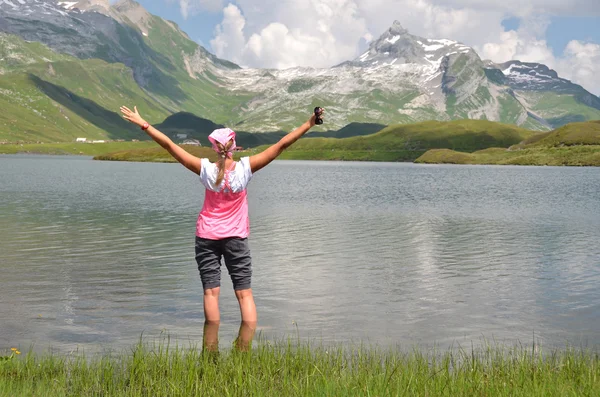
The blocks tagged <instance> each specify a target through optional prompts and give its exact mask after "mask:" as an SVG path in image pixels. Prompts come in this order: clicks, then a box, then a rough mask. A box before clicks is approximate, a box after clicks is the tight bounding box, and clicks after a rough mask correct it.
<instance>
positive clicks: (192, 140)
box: [182, 139, 202, 146]
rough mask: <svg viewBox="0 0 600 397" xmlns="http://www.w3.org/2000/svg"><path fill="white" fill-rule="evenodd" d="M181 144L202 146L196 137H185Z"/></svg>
mask: <svg viewBox="0 0 600 397" xmlns="http://www.w3.org/2000/svg"><path fill="white" fill-rule="evenodd" d="M182 145H193V146H202V144H201V143H200V141H199V140H197V139H186V140H185V141H183V143H182Z"/></svg>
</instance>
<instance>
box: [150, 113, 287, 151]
mask: <svg viewBox="0 0 600 397" xmlns="http://www.w3.org/2000/svg"><path fill="white" fill-rule="evenodd" d="M155 127H156V128H158V129H159V130H160V131H162V132H163V133H165V134H167V135H169V136H170V137H172V138H173V139H174V140H176V141H178V139H176V137H177V134H185V135H187V138H191V139H197V140H199V141H200V142H201V143H202V144H203V145H210V143H209V141H208V136H209V135H210V133H211V132H213V131H214V130H216V129H218V128H223V127H225V126H223V125H221V124H215V123H214V122H212V121H211V120H208V119H205V118H202V117H198V116H196V115H195V114H193V113H188V112H179V113H175V114H172V115H171V116H169V117H167V118H166V119H165V120H164V121H163V122H162V123H160V124H157V125H156V126H155ZM235 135H236V144H237V145H238V146H242V147H244V148H251V147H255V146H260V145H269V144H272V143H275V142H277V141H279V139H281V138H282V137H283V136H284V135H285V132H283V131H271V132H262V133H250V132H244V131H236V133H235Z"/></svg>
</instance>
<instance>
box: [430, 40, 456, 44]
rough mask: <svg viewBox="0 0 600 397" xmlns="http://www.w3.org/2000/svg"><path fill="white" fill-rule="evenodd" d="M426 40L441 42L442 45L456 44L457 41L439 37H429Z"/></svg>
mask: <svg viewBox="0 0 600 397" xmlns="http://www.w3.org/2000/svg"><path fill="white" fill-rule="evenodd" d="M428 41H430V42H434V43H441V44H443V45H453V44H458V42H457V41H452V40H447V39H439V40H436V39H431V40H428Z"/></svg>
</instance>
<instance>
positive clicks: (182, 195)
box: [0, 156, 600, 352]
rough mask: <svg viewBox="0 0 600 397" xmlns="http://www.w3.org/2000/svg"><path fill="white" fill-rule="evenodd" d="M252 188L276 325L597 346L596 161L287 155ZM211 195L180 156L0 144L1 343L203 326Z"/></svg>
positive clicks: (413, 340)
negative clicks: (205, 213) (446, 162)
mask: <svg viewBox="0 0 600 397" xmlns="http://www.w3.org/2000/svg"><path fill="white" fill-rule="evenodd" d="M248 190H249V202H250V211H251V230H252V232H251V238H250V244H251V249H252V252H253V260H254V277H253V287H254V291H255V296H256V302H257V305H258V309H259V326H260V330H261V332H262V334H263V336H264V337H267V338H272V339H280V338H285V337H289V336H293V337H297V336H298V335H299V336H300V338H303V339H310V340H313V341H318V342H324V343H334V342H335V343H338V342H339V343H360V342H367V343H371V344H378V345H383V346H391V345H400V346H401V347H404V348H407V349H409V348H411V347H413V346H415V345H420V346H433V345H437V346H442V347H443V346H450V345H452V344H456V343H461V344H463V343H468V344H470V343H471V341H480V340H487V341H492V340H495V341H497V342H501V343H503V344H509V345H514V344H517V343H524V344H530V343H531V342H532V340H533V338H534V337H535V339H536V341H537V342H539V343H542V344H545V345H546V346H553V347H564V346H565V345H566V344H567V343H569V344H576V345H583V346H586V347H588V348H598V346H600V288H599V287H598V286H599V283H600V170H599V169H598V168H554V167H540V168H535V167H502V166H493V167H487V166H424V165H412V164H390V163H339V162H299V161H279V162H274V163H273V164H272V165H270V166H269V167H267V168H266V169H264V170H262V171H260V172H259V173H257V174H256V175H255V176H254V179H253V180H252V182H251V184H250V186H249V189H248ZM203 196H204V193H203V188H202V187H201V185H200V183H199V181H198V178H197V177H196V176H195V175H194V174H193V173H191V172H189V171H187V170H186V169H184V168H183V167H181V166H180V165H178V164H142V163H117V162H98V161H92V160H91V159H89V158H80V157H55V156H0V272H1V275H0V280H1V281H0V349H4V348H7V347H12V346H19V347H21V348H22V349H27V348H28V347H29V346H31V345H33V346H34V348H35V349H38V350H45V349H48V348H51V349H54V350H56V351H59V352H70V351H73V350H75V349H77V348H79V349H82V348H83V349H85V350H86V351H101V350H105V349H120V348H127V347H130V346H131V345H132V344H134V343H135V342H136V341H137V340H139V338H140V335H141V334H142V333H143V334H144V335H146V336H149V337H154V336H160V335H161V333H163V335H164V333H168V334H170V335H171V336H172V337H176V338H178V339H181V340H182V341H184V343H189V341H191V342H192V343H195V342H198V341H200V340H201V337H202V323H203V314H202V289H201V284H200V280H199V276H198V271H197V268H196V263H195V261H194V227H195V221H196V217H197V215H198V211H199V209H200V207H201V204H202V200H203ZM223 276H224V279H223V288H222V298H221V310H222V326H221V346H226V345H227V344H228V343H230V342H231V341H232V340H233V338H234V337H235V334H236V331H237V326H238V321H239V314H238V308H237V302H236V301H235V298H234V296H233V292H232V288H231V282H230V281H229V279H228V277H227V273H226V270H225V268H224V267H223Z"/></svg>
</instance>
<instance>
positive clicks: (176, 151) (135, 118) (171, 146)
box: [121, 106, 201, 174]
mask: <svg viewBox="0 0 600 397" xmlns="http://www.w3.org/2000/svg"><path fill="white" fill-rule="evenodd" d="M133 109H134V110H133V111H131V110H130V109H128V108H127V107H125V106H121V113H123V117H124V118H125V120H128V121H131V122H132V123H133V124H137V125H138V126H139V127H140V128H142V127H147V128H142V129H143V130H144V131H146V134H148V135H149V136H150V138H152V139H153V140H154V141H155V142H156V143H158V144H159V145H160V146H162V147H163V148H164V149H165V150H166V151H167V152H169V153H170V154H171V156H173V157H174V158H175V160H177V161H179V162H180V163H181V164H182V165H183V166H185V168H187V169H188V170H190V171H192V172H194V173H196V174H200V167H201V166H200V159H199V158H198V157H196V156H194V155H193V154H190V153H188V152H186V151H185V150H183V149H182V148H181V147H179V146H178V145H176V144H175V143H174V142H173V141H172V140H171V138H169V137H168V136H166V135H165V134H163V133H162V132H160V131H159V130H157V129H156V128H154V127H152V126H151V125H149V124H148V123H146V121H145V120H144V119H143V118H142V116H140V114H139V113H138V110H137V106H134V107H133Z"/></svg>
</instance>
